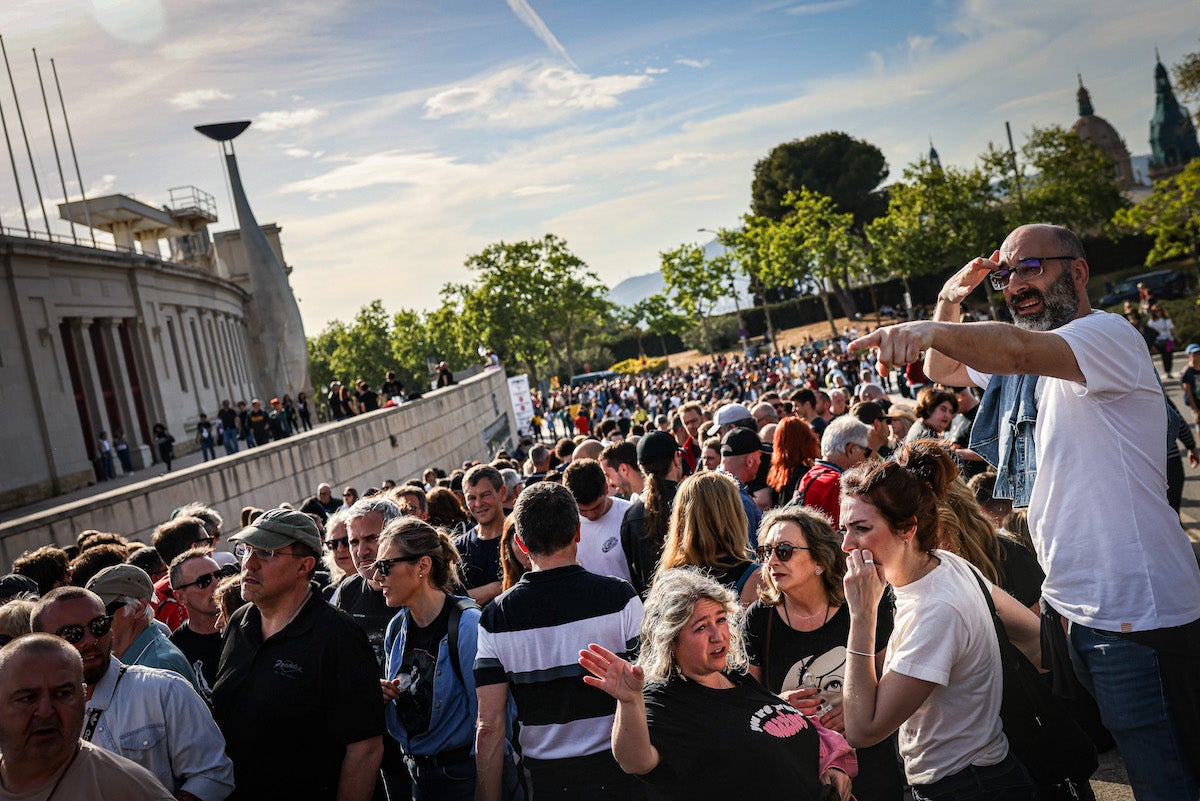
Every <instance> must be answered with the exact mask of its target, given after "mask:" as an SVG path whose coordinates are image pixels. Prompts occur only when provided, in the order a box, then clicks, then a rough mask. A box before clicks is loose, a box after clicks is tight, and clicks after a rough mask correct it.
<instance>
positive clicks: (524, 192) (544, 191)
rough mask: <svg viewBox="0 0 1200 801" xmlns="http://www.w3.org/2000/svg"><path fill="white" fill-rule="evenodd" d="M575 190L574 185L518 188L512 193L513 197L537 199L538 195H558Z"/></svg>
mask: <svg viewBox="0 0 1200 801" xmlns="http://www.w3.org/2000/svg"><path fill="white" fill-rule="evenodd" d="M574 188H575V184H559V185H558V186H543V185H533V186H519V187H517V188H516V189H514V190H513V191H512V194H513V196H515V197H537V196H538V195H560V194H562V193H563V192H569V191H571V190H572V189H574Z"/></svg>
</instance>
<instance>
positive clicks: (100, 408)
mask: <svg viewBox="0 0 1200 801" xmlns="http://www.w3.org/2000/svg"><path fill="white" fill-rule="evenodd" d="M67 322H68V324H69V326H70V331H71V338H72V339H73V341H74V342H75V352H76V353H77V354H78V355H79V375H80V378H81V383H82V387H81V389H82V390H83V398H84V402H85V403H86V404H87V407H88V415H90V416H91V418H92V428H93V429H94V431H93V434H94V435H95V436H97V437H98V436H100V432H101V431H108V433H110V434H111V433H112V431H109V427H110V423H109V420H108V412H107V410H106V409H105V408H104V391H103V389H102V387H101V386H100V369H99V367H98V366H97V365H96V354H95V352H94V351H93V350H92V337H91V335H90V333H89V332H88V328H90V327H91V325H92V318H91V317H72V318H70V319H69V320H68V321H67Z"/></svg>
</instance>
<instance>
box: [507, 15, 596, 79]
mask: <svg viewBox="0 0 1200 801" xmlns="http://www.w3.org/2000/svg"><path fill="white" fill-rule="evenodd" d="M508 7H509V8H511V9H512V10H513V13H514V14H516V15H517V18H518V19H519V20H521V22H523V23H525V26H526V27H528V28H529V30H531V31H533V33H534V35H535V36H537V38H539V39H541V40H542V43H543V44H545V45H546V47H548V48H550V49H551V50H553V51H554V52H555V53H557V54H558V55H559V56H560V57H561V58H562V60H563V61H565V62H567V63H568V64H570V65H571V66H572V67H574V68H575V69H579V66H578V65H577V64H576V63H575V62H574V61H572V60H571V57H570V56H568V55H567V51H566V48H564V47H563V46H562V44H561V43H560V42H559V41H558V39H557V38H556V37H555V36H554V34H553V33H551V32H550V29H549V28H548V27H546V23H544V22H542V18H541V17H539V16H538V13H537V12H536V11H534V10H533V6H531V5H529V3H528V2H527V0H508Z"/></svg>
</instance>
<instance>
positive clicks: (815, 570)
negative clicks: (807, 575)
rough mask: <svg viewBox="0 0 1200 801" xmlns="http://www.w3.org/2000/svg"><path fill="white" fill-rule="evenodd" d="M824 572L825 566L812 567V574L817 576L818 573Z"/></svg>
mask: <svg viewBox="0 0 1200 801" xmlns="http://www.w3.org/2000/svg"><path fill="white" fill-rule="evenodd" d="M824 572H825V568H823V567H815V568H813V574H814V575H817V576H819V575H821V574H822V573H824Z"/></svg>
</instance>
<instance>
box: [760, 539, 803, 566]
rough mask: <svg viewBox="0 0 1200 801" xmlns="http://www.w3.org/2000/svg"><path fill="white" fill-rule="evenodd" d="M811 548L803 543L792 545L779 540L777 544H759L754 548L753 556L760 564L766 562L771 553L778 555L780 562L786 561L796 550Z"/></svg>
mask: <svg viewBox="0 0 1200 801" xmlns="http://www.w3.org/2000/svg"><path fill="white" fill-rule="evenodd" d="M811 550H812V548H805V547H804V546H803V545H792V544H791V543H790V542H781V543H779V544H778V545H760V546H758V547H757V548H755V549H754V556H755V558H757V560H758V561H759V563H760V564H764V565H765V564H766V563H767V560H768V559H770V558H771V554H775V555H776V556H778V557H779V561H780V562H786V561H787V560H789V559H791V558H792V554H794V553H795V552H796V551H811Z"/></svg>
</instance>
